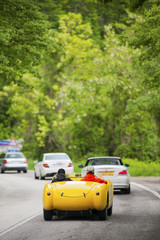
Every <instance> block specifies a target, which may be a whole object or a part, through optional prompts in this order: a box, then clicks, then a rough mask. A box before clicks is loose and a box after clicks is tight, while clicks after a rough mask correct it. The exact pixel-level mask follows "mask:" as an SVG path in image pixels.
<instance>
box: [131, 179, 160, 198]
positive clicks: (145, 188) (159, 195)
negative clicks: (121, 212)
mask: <svg viewBox="0 0 160 240" xmlns="http://www.w3.org/2000/svg"><path fill="white" fill-rule="evenodd" d="M131 183H132V184H133V185H135V186H138V187H140V188H143V189H144V190H146V191H148V192H150V193H152V194H153V195H155V196H156V197H158V198H159V199H160V194H159V193H158V192H156V191H154V190H151V189H150V188H148V187H145V186H144V185H141V184H138V183H135V182H131Z"/></svg>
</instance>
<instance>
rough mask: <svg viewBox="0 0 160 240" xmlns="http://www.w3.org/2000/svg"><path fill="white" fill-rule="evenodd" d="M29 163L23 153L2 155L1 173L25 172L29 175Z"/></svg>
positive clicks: (0, 158) (0, 160)
mask: <svg viewBox="0 0 160 240" xmlns="http://www.w3.org/2000/svg"><path fill="white" fill-rule="evenodd" d="M27 169H28V163H27V160H26V158H25V156H24V155H23V153H22V152H7V153H1V154H0V172H1V173H4V172H5V171H14V170H15V171H17V172H18V173H19V172H20V171H23V172H24V173H27Z"/></svg>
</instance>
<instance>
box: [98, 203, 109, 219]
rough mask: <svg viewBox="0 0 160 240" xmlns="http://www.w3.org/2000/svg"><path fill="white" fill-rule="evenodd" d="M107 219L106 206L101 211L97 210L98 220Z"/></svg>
mask: <svg viewBox="0 0 160 240" xmlns="http://www.w3.org/2000/svg"><path fill="white" fill-rule="evenodd" d="M106 219H107V206H106V207H105V209H103V210H102V211H99V220H106Z"/></svg>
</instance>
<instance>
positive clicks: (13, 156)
mask: <svg viewBox="0 0 160 240" xmlns="http://www.w3.org/2000/svg"><path fill="white" fill-rule="evenodd" d="M6 158H24V155H23V153H7V154H6Z"/></svg>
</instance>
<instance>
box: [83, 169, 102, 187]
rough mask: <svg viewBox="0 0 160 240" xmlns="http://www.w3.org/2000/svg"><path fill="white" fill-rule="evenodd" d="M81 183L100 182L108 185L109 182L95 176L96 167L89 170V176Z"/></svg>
mask: <svg viewBox="0 0 160 240" xmlns="http://www.w3.org/2000/svg"><path fill="white" fill-rule="evenodd" d="M81 181H91V182H98V183H105V184H107V181H105V180H103V179H101V178H97V177H96V176H95V175H94V167H92V166H89V167H88V169H87V175H86V176H85V177H84V178H83V179H81Z"/></svg>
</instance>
